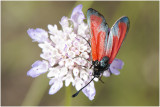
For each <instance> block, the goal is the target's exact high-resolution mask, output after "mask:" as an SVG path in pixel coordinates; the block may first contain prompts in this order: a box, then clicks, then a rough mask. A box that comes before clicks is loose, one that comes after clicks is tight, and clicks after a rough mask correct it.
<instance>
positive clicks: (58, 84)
mask: <svg viewBox="0 0 160 107" xmlns="http://www.w3.org/2000/svg"><path fill="white" fill-rule="evenodd" d="M51 84H52V86H51V88H50V89H49V94H50V95H53V94H55V93H56V92H58V91H59V90H60V89H61V88H62V86H63V82H62V80H61V79H55V78H53V79H51V80H50V85H51Z"/></svg>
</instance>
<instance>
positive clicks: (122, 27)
mask: <svg viewBox="0 0 160 107" xmlns="http://www.w3.org/2000/svg"><path fill="white" fill-rule="evenodd" d="M118 28H119V29H118V35H113V46H112V52H111V56H110V59H109V64H111V63H112V61H113V60H114V58H115V57H116V55H117V53H118V51H119V49H120V47H121V44H122V42H123V40H124V38H125V35H126V31H127V25H126V23H124V22H120V23H118Z"/></svg>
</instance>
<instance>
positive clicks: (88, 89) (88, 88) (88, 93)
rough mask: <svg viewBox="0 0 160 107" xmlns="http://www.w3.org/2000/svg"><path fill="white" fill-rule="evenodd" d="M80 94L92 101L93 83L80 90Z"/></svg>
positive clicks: (94, 91) (94, 93)
mask: <svg viewBox="0 0 160 107" xmlns="http://www.w3.org/2000/svg"><path fill="white" fill-rule="evenodd" d="M82 92H83V93H84V94H85V95H86V96H87V97H88V98H89V100H93V99H94V96H95V95H96V90H95V88H94V82H93V81H92V82H91V83H90V84H89V85H88V86H86V88H84V89H83V90H82Z"/></svg>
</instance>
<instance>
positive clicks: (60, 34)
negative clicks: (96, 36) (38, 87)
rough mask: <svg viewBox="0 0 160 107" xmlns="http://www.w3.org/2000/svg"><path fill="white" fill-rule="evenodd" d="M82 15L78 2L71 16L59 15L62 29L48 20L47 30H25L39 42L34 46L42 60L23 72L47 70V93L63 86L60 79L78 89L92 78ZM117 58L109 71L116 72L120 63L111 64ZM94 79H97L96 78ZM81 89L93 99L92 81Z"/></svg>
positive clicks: (30, 74) (88, 36)
mask: <svg viewBox="0 0 160 107" xmlns="http://www.w3.org/2000/svg"><path fill="white" fill-rule="evenodd" d="M84 19H85V17H84V14H83V12H82V5H78V6H77V7H75V8H74V10H73V12H72V15H71V18H68V17H66V16H63V17H62V19H61V21H60V22H59V23H60V25H61V26H62V30H58V28H57V25H51V24H49V25H48V30H49V31H48V32H47V31H45V30H43V29H39V28H37V29H29V30H28V34H29V36H30V37H31V38H32V39H33V42H38V43H39V44H38V46H39V47H40V48H41V49H42V53H41V54H40V57H41V58H42V59H43V60H42V61H36V62H35V63H34V64H33V65H32V68H31V69H30V70H29V71H28V72H27V75H28V76H31V77H37V76H39V75H40V74H43V73H46V72H47V71H48V74H47V77H48V78H49V79H50V82H49V85H51V88H50V90H49V94H51V95H53V94H55V93H56V92H58V91H59V90H60V89H61V88H62V87H63V81H64V82H65V86H66V87H67V86H69V84H70V83H71V84H72V85H73V86H75V88H76V90H77V91H78V90H79V89H81V88H82V87H83V86H85V85H86V84H87V83H88V82H89V81H90V80H91V79H92V78H93V77H92V74H93V70H92V69H89V68H90V66H91V60H89V59H90V57H91V56H90V53H91V48H90V46H89V44H88V43H87V41H86V40H89V38H90V35H89V29H88V25H87V24H86V23H85V22H83V20H84ZM84 38H85V39H86V40H85V39H84ZM119 62H120V61H119V60H116V61H113V65H112V64H111V67H110V69H111V71H110V72H112V70H113V72H112V73H114V74H116V75H118V74H119V72H118V71H117V69H120V67H121V66H122V65H123V64H121V65H120V66H118V67H115V66H114V65H116V64H117V63H118V64H119ZM120 63H122V62H120ZM84 66H85V67H84ZM116 66H117V65H116ZM110 72H109V71H105V72H104V74H103V75H104V76H106V77H108V76H110ZM94 80H95V81H98V79H96V78H95V79H94ZM82 92H83V93H84V94H85V95H86V96H87V97H88V98H89V99H90V100H93V99H94V96H95V94H96V90H95V87H94V82H93V81H92V82H91V83H90V84H89V85H88V86H87V87H85V88H84V89H83V90H82Z"/></svg>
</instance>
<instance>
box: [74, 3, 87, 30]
mask: <svg viewBox="0 0 160 107" xmlns="http://www.w3.org/2000/svg"><path fill="white" fill-rule="evenodd" d="M82 7H83V6H82V5H81V4H80V5H78V6H77V7H75V8H74V9H73V11H72V15H71V20H72V21H73V23H74V27H75V28H77V25H78V24H80V23H82V21H83V20H84V19H85V17H84V14H83V12H82Z"/></svg>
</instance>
